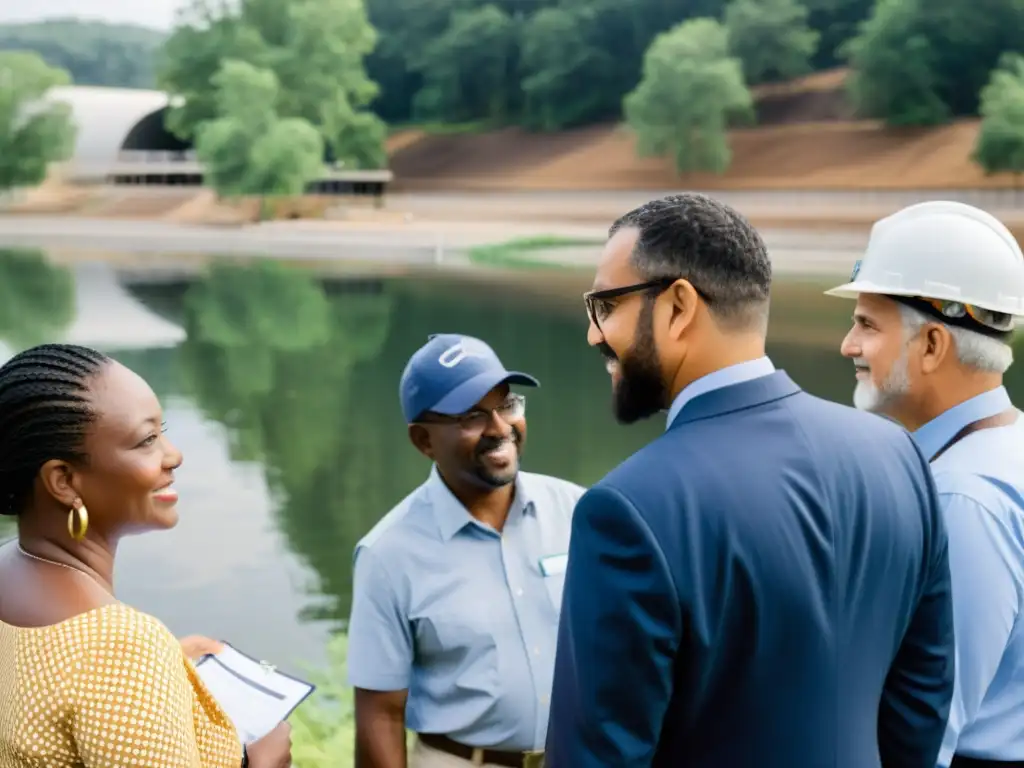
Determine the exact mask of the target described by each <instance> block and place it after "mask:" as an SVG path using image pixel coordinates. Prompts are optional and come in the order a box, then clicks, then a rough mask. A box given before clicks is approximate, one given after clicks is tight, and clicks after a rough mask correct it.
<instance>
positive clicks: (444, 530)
mask: <svg viewBox="0 0 1024 768" xmlns="http://www.w3.org/2000/svg"><path fill="white" fill-rule="evenodd" d="M424 485H425V489H426V494H427V503H428V504H429V505H430V506H431V508H432V509H433V511H434V519H435V520H436V521H437V529H438V532H439V533H440V534H441V538H442V539H444V540H445V541H448V540H449V539H451V538H452V537H453V536H455V534H457V533H458V532H459V531H461V530H462V529H463V528H465V527H466V526H467V525H475V526H476V527H478V528H479V529H480V530H482V531H485V532H487V533H489V534H491V535H492V536H493V535H494V533H495V531H494V530H493V529H492V528H490V527H489V526H486V525H484V524H483V523H481V522H480V521H479V520H477V519H476V518H475V517H473V516H472V515H471V514H469V510H467V509H466V507H465V506H463V504H462V502H461V501H459V500H458V499H457V498H455V494H454V493H452V492H451V489H450V488H449V487H448V486H447V485H445V483H444V480H442V479H441V474H440V473H439V472H438V471H437V465H436V464H434V465H433V466H431V468H430V477H428V478H427V482H426V483H425V484H424ZM526 485H527V483H526V482H525V481H524V478H523V473H522V472H518V473H516V479H515V486H516V492H515V498H514V499H513V501H512V507H511V509H509V515H511V514H513V513H514V512H516V511H517V510H521V511H522V512H523V514H529V513H533V512H535V509H536V507H535V505H534V503H533V500H532V499H531V498H530V495H529V493H528V491H527V489H526Z"/></svg>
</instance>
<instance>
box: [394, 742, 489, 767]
mask: <svg viewBox="0 0 1024 768" xmlns="http://www.w3.org/2000/svg"><path fill="white" fill-rule="evenodd" d="M470 765H473V766H483V768H502V767H501V766H497V765H495V764H494V763H474V762H473V761H472V760H466V759H465V758H462V757H456V756H455V755H449V754H448V753H447V752H442V751H441V750H439V749H434V748H433V747H428V746H427V745H426V744H421V743H420V741H419V739H417V740H416V746H415V747H413V749H412V755H411V757H410V758H409V768H466V766H470Z"/></svg>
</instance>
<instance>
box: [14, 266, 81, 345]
mask: <svg viewBox="0 0 1024 768" xmlns="http://www.w3.org/2000/svg"><path fill="white" fill-rule="evenodd" d="M74 291H75V280H74V277H73V275H72V274H71V272H70V270H68V269H66V268H64V267H59V266H55V265H52V264H50V263H49V262H48V261H47V260H46V258H45V257H44V255H43V254H42V252H40V251H38V250H32V249H21V248H4V249H0V345H2V346H3V347H5V348H6V350H4V351H5V352H7V353H8V354H9V353H10V352H11V351H15V350H18V349H24V348H26V347H30V346H33V345H35V344H39V343H41V342H43V341H46V340H49V339H52V338H53V337H54V336H55V335H57V334H61V333H62V332H63V331H64V329H65V328H67V326H68V325H69V324H70V323H71V321H72V320H73V319H74V316H75V294H74Z"/></svg>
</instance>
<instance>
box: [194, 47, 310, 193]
mask: <svg viewBox="0 0 1024 768" xmlns="http://www.w3.org/2000/svg"><path fill="white" fill-rule="evenodd" d="M212 84H213V86H214V87H215V88H216V94H217V115H218V116H217V117H216V118H214V119H213V120H210V121H208V122H205V123H202V124H201V125H200V126H199V130H198V133H197V135H196V154H197V155H198V157H199V159H200V160H201V161H202V162H203V163H204V165H205V166H206V174H207V181H208V182H209V184H210V186H212V187H213V188H214V189H215V190H217V192H218V194H222V195H246V194H249V195H297V194H301V193H302V192H303V191H304V190H305V188H306V185H307V184H308V183H309V182H310V181H313V180H314V179H316V177H317V175H318V174H319V173H320V171H321V170H322V169H323V154H324V146H323V140H322V139H321V138H320V134H319V133H318V132H317V130H316V129H315V128H314V127H313V126H312V125H310V124H309V123H308V122H307V121H306V120H303V119H302V118H298V117H288V118H281V117H279V116H278V114H277V111H276V107H277V102H278V94H279V90H280V89H279V87H278V83H277V78H276V77H275V75H274V73H273V72H271V71H270V70H266V69H257V68H256V67H254V66H252V65H251V64H247V63H245V62H243V61H234V60H227V61H225V62H224V63H223V65H222V66H221V69H220V71H219V72H218V73H217V74H216V75H215V76H214V78H213V83H212Z"/></svg>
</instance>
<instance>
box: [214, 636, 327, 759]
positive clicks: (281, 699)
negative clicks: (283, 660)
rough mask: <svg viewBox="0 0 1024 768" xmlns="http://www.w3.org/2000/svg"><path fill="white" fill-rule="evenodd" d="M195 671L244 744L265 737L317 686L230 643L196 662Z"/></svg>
mask: <svg viewBox="0 0 1024 768" xmlns="http://www.w3.org/2000/svg"><path fill="white" fill-rule="evenodd" d="M196 672H197V673H198V674H199V677H200V678H201V679H202V681H203V684H204V685H205V686H206V687H207V689H208V690H209V691H210V693H211V694H212V695H213V698H215V699H216V700H217V703H218V704H220V705H221V707H222V708H223V709H224V711H225V712H226V713H227V716H228V717H230V718H231V722H232V723H234V725H235V728H236V729H238V735H239V738H240V739H241V740H242V743H243V744H251V743H252V742H254V741H256V740H257V739H260V738H263V737H264V736H266V735H267V734H268V733H270V732H271V731H272V730H274V728H275V727H276V726H277V725H278V723H280V722H282V721H283V720H285V719H286V718H287V717H288V715H290V714H291V713H292V712H293V711H294V710H295V708H296V707H297V706H299V704H301V703H302V702H303V701H305V699H306V698H307V697H308V696H309V695H310V694H311V693H312V692H313V691H314V690H316V686H315V685H313V684H312V683H307V682H305V681H303V680H298V679H296V678H294V677H291V676H290V675H286V674H284V673H283V672H278V671H277V670H276V669H275V668H274V667H272V666H270V665H268V664H265V663H263V662H260V661H257V660H256V659H253V658H250V657H249V656H246V655H245V654H244V653H241V652H240V651H238V650H236V649H235V648H232V647H231V646H230V645H228V644H227V643H225V644H224V648H223V650H221V651H220V652H219V653H217V654H211V655H206V656H203V657H202V658H201V659H199V661H197V662H196Z"/></svg>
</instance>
